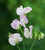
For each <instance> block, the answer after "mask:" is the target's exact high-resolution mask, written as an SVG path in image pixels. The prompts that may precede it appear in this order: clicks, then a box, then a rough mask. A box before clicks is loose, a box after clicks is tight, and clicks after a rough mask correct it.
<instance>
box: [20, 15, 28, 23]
mask: <svg viewBox="0 0 45 50" xmlns="http://www.w3.org/2000/svg"><path fill="white" fill-rule="evenodd" d="M20 21H21V22H22V23H24V24H28V19H27V17H26V16H25V15H21V16H20Z"/></svg>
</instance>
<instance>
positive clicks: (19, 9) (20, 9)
mask: <svg viewBox="0 0 45 50" xmlns="http://www.w3.org/2000/svg"><path fill="white" fill-rule="evenodd" d="M16 13H17V15H22V14H23V7H22V6H20V7H18V8H17V10H16Z"/></svg>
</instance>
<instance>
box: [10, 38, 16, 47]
mask: <svg viewBox="0 0 45 50" xmlns="http://www.w3.org/2000/svg"><path fill="white" fill-rule="evenodd" d="M9 43H10V44H11V45H13V46H15V45H16V42H15V39H13V38H9Z"/></svg>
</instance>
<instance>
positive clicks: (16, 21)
mask: <svg viewBox="0 0 45 50" xmlns="http://www.w3.org/2000/svg"><path fill="white" fill-rule="evenodd" d="M19 26H20V22H19V21H18V19H15V20H13V22H12V23H11V27H12V28H13V29H18V28H19Z"/></svg>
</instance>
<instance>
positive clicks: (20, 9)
mask: <svg viewBox="0 0 45 50" xmlns="http://www.w3.org/2000/svg"><path fill="white" fill-rule="evenodd" d="M31 10H32V8H31V7H25V8H23V7H22V6H20V7H18V8H17V10H16V13H17V14H18V15H24V14H26V13H28V12H30V11H31Z"/></svg>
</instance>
